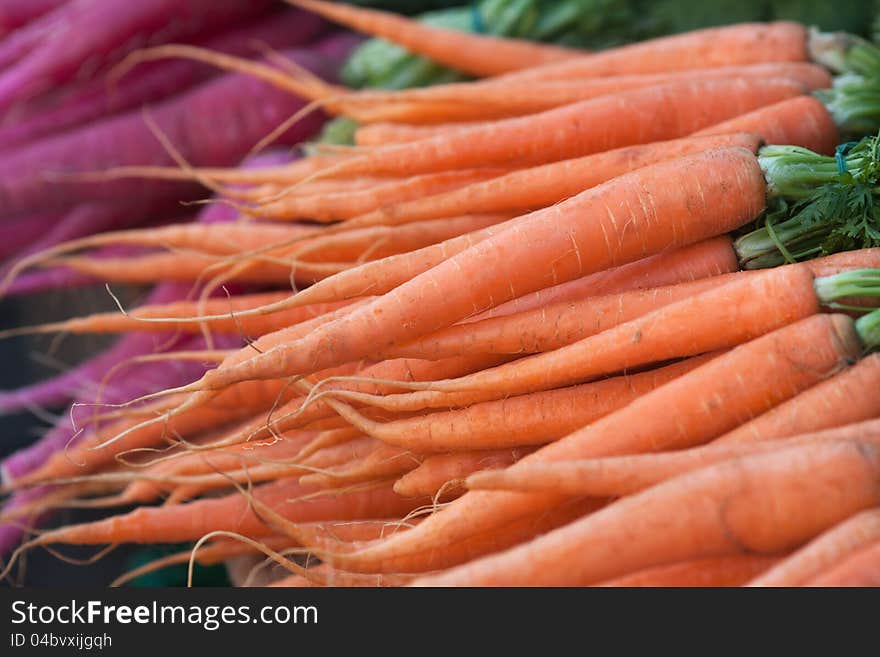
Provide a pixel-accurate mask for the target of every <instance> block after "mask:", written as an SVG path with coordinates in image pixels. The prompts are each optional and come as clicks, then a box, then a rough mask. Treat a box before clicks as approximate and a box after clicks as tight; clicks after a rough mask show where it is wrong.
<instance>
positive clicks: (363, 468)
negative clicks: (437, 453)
mask: <svg viewBox="0 0 880 657" xmlns="http://www.w3.org/2000/svg"><path fill="white" fill-rule="evenodd" d="M371 444H372V446H373V450H372V451H371V452H370V453H369V454H367V455H365V456H362V457H356V458H354V459H350V460H348V461H347V462H345V463H342V464H339V465H337V466H335V467H329V468H321V470H320V471H319V472H313V473H310V474H304V475H303V476H301V477H300V479H299V481H300V483H301V484H302V485H303V486H312V487H314V488H338V487H340V486H342V485H350V484H355V483H361V482H368V481H382V480H384V479H388V478H390V477H398V476H400V475H402V474H404V473H406V472H409V471H410V470H413V469H414V468H417V467H418V466H419V464H420V463H421V457H420V456H419V455H418V454H414V453H412V452H410V451H409V450H406V449H401V448H399V447H394V446H392V445H384V444H382V443H380V442H378V441H373V442H372V443H371Z"/></svg>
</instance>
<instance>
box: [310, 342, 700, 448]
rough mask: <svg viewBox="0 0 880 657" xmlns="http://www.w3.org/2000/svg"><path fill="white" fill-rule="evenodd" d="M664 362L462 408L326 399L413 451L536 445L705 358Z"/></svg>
mask: <svg viewBox="0 0 880 657" xmlns="http://www.w3.org/2000/svg"><path fill="white" fill-rule="evenodd" d="M710 358H711V356H702V357H697V358H690V359H688V360H686V361H682V362H680V363H674V364H672V365H667V366H666V367H663V368H660V369H657V370H651V371H649V372H643V373H641V374H634V375H631V376H618V377H614V378H610V379H606V380H603V381H597V382H595V383H587V384H584V385H580V386H573V387H570V388H560V389H558V390H548V391H546V392H536V393H532V394H526V395H521V396H518V397H505V398H504V399H500V400H498V401H489V402H484V403H478V404H474V405H472V406H468V407H467V408H461V409H455V410H450V411H445V412H440V413H429V414H426V415H416V416H414V417H410V418H405V419H395V420H393V421H391V422H385V423H383V422H376V421H373V420H370V419H368V418H367V417H365V416H364V415H362V414H360V413H358V412H356V411H355V410H354V409H352V408H351V407H350V406H347V405H344V404H339V403H337V402H334V401H328V402H327V403H328V404H329V405H330V406H331V407H333V408H334V409H335V410H336V412H337V413H339V414H340V415H342V417H344V418H345V419H346V420H347V421H348V422H350V423H351V424H352V425H353V426H355V427H357V428H359V429H360V430H362V431H363V432H365V433H367V434H369V435H371V436H373V437H375V438H378V439H379V440H381V441H382V442H385V443H388V444H390V445H396V446H398V447H401V448H406V449H410V450H413V451H416V452H423V453H430V452H442V451H451V450H469V449H499V448H505V447H520V446H524V445H542V444H545V443H548V442H551V441H553V440H555V439H557V438H560V437H562V436H565V435H568V434H569V433H571V432H572V431H575V430H577V429H580V428H581V427H583V426H586V425H588V424H589V423H591V422H594V421H595V420H597V419H599V418H601V417H603V416H605V415H607V414H609V413H611V412H613V411H616V410H617V409H619V408H623V407H624V406H626V405H627V404H628V403H630V402H632V401H633V400H635V399H638V397H640V396H641V395H643V394H645V393H646V392H648V391H650V390H654V389H656V388H658V387H659V386H662V385H663V384H664V383H666V382H668V381H671V380H672V379H674V378H676V377H678V376H681V375H682V374H684V373H686V372H688V371H690V370H692V369H693V368H695V367H698V366H699V365H702V364H703V363H705V362H707V361H708V360H709V359H710Z"/></svg>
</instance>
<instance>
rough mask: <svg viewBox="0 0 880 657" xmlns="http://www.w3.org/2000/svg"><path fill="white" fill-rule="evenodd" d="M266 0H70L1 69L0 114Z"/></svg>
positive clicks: (224, 22) (216, 25) (246, 14)
mask: <svg viewBox="0 0 880 657" xmlns="http://www.w3.org/2000/svg"><path fill="white" fill-rule="evenodd" d="M271 5H272V3H271V0H187V2H180V1H179V0H138V1H137V2H131V0H70V2H69V3H68V4H67V5H65V6H64V7H62V9H61V11H64V12H65V15H64V17H63V19H61V20H56V21H54V23H53V25H52V29H51V30H48V31H46V32H44V33H43V34H42V35H41V37H40V38H39V39H37V40H36V41H35V42H33V43H31V44H30V48H29V50H28V51H27V53H26V54H24V55H23V56H21V57H20V59H18V61H16V62H15V63H14V64H13V65H11V66H9V67H8V68H7V69H6V70H4V71H2V72H0V113H2V112H4V111H6V110H8V109H9V108H10V107H11V106H12V105H13V104H14V103H15V102H17V101H23V100H27V99H29V98H32V97H34V96H36V95H38V94H40V93H43V92H45V91H46V90H48V89H51V88H52V86H54V85H58V84H61V83H65V82H68V81H70V80H72V79H74V78H79V79H88V78H90V77H93V76H94V75H96V74H98V73H99V72H100V68H99V64H98V62H100V63H102V64H104V65H109V64H112V63H113V62H115V61H118V59H119V58H120V56H122V55H124V54H125V53H126V52H128V51H130V50H132V49H134V48H137V47H140V46H147V45H152V44H156V43H167V42H169V41H179V40H186V39H191V38H193V37H196V36H199V35H205V34H210V33H212V32H213V33H216V32H217V31H220V30H223V29H225V28H227V27H229V26H231V25H235V24H240V23H241V21H243V20H247V19H249V18H252V17H253V16H256V15H259V14H261V13H263V12H264V11H265V10H266V9H268V8H269V7H271Z"/></svg>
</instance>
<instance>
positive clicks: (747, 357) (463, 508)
mask: <svg viewBox="0 0 880 657" xmlns="http://www.w3.org/2000/svg"><path fill="white" fill-rule="evenodd" d="M861 351H862V345H861V341H860V339H859V337H858V336H857V335H856V334H855V330H854V328H853V322H852V320H851V319H850V318H848V317H845V316H842V315H816V316H813V317H810V318H808V319H805V320H802V321H800V322H797V323H795V324H792V325H790V326H787V327H785V328H782V329H780V330H777V331H774V332H773V333H770V334H768V335H765V336H763V337H761V338H758V339H756V340H753V341H751V342H748V343H746V344H744V345H741V346H739V347H737V348H735V349H733V350H731V351H730V352H728V353H726V354H723V355H721V356H718V357H717V358H714V359H712V360H710V361H709V362H708V363H706V364H704V365H702V366H701V367H698V368H697V369H695V370H693V371H692V372H689V373H687V374H685V375H683V376H681V377H679V378H677V379H674V380H673V381H671V382H669V383H667V384H666V385H664V386H661V387H659V388H657V389H656V390H654V391H652V392H649V393H647V394H645V395H643V396H642V397H640V398H639V399H637V400H635V401H634V402H632V403H630V404H629V405H627V406H625V407H624V408H622V409H620V410H619V411H616V412H615V413H612V414H610V415H607V416H606V417H604V418H602V419H600V420H598V421H596V422H595V423H593V424H591V425H589V426H588V427H586V428H584V429H581V430H580V431H577V432H575V433H573V434H570V435H569V436H566V437H565V438H562V439H560V440H558V441H556V442H554V443H551V444H550V445H547V446H545V447H543V448H541V449H540V450H538V451H537V452H535V453H534V454H532V455H530V456H527V457H526V458H524V459H523V460H522V461H520V462H519V463H517V464H516V465H514V466H512V467H513V469H518V468H519V467H524V466H525V465H526V464H531V463H545V462H558V461H566V460H573V459H583V458H596V457H601V456H614V455H625V454H637V453H642V452H647V451H663V450H669V449H682V448H686V447H689V446H694V445H699V444H702V443H705V442H708V441H709V440H712V439H713V438H715V437H717V436H718V435H720V434H723V433H724V432H725V431H729V430H730V429H731V428H732V427H735V426H737V425H738V424H740V423H741V422H742V421H743V420H745V419H747V418H749V417H753V416H755V415H757V414H759V413H762V412H764V411H766V410H767V409H769V408H772V407H773V406H775V405H776V404H779V403H781V402H782V401H784V400H785V399H788V398H791V397H793V396H794V395H796V394H797V393H798V392H801V391H802V390H804V389H806V388H807V387H809V386H810V385H813V384H814V383H816V382H818V381H819V380H821V379H823V378H825V377H826V376H828V375H829V374H831V373H833V372H836V371H838V370H839V369H840V368H841V367H842V366H843V365H844V364H845V363H847V362H849V361H850V360H853V359H855V358H857V357H858V355H859V354H860V353H861ZM771 383H772V386H771V387H769V388H768V387H766V385H769V384H771ZM565 499H566V498H565V497H564V496H559V495H549V494H529V495H523V494H521V493H496V492H488V491H487V492H471V493H467V494H466V495H464V496H463V497H461V498H459V499H458V500H456V501H454V502H452V503H451V504H450V505H449V506H447V507H446V508H444V509H443V511H442V512H441V513H438V514H435V515H433V516H431V517H429V518H427V519H425V521H424V522H422V523H421V524H419V526H418V527H415V528H413V529H412V530H411V531H408V532H406V534H402V535H400V536H396V537H391V538H389V539H386V540H385V541H382V543H381V544H377V545H376V546H373V547H371V548H369V549H364V550H361V551H359V552H356V553H353V554H349V555H346V556H345V557H334V563H337V562H338V565H339V566H340V567H344V568H346V569H348V570H357V571H364V572H366V571H369V572H378V571H382V570H386V569H387V570H389V571H390V572H401V571H405V572H416V571H417V570H433V569H436V568H440V567H444V566H449V565H453V564H455V563H461V562H462V560H466V559H470V558H473V557H474V556H477V555H478V554H486V553H488V552H492V551H495V550H497V549H500V547H502V546H499V545H497V544H493V541H492V540H490V539H485V540H483V541H478V540H477V539H476V535H480V536H484V537H486V536H489V535H491V534H492V533H493V532H494V531H496V528H500V527H503V526H505V525H507V524H509V523H512V522H515V521H516V520H517V519H523V518H529V517H533V516H534V514H540V513H541V512H543V511H544V510H546V509H548V508H551V507H553V506H554V505H556V504H559V503H560V502H561V501H562V500H565ZM665 518H666V516H664V519H665ZM468 541H474V542H476V543H477V545H478V546H479V547H478V548H477V547H473V548H471V549H469V550H463V549H457V548H456V546H457V545H458V544H466V543H467V542H468ZM508 545H509V544H508ZM503 547H506V546H503ZM476 549H479V550H481V552H475V550H476ZM683 558H684V557H682V559H683ZM646 566H647V564H646V565H645V567H646ZM613 576H614V575H613V574H610V573H609V574H607V575H605V576H604V577H605V578H609V577H613Z"/></svg>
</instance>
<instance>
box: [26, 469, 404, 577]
mask: <svg viewBox="0 0 880 657" xmlns="http://www.w3.org/2000/svg"><path fill="white" fill-rule="evenodd" d="M314 492H315V491H314V490H313V489H308V488H303V487H302V486H300V485H299V484H298V483H296V482H295V481H291V480H289V479H282V480H279V481H276V482H273V483H270V484H265V485H263V486H258V487H257V488H255V489H254V492H253V496H254V499H255V500H256V501H258V502H260V503H261V504H264V505H268V506H270V507H272V508H274V509H276V510H277V512H278V513H279V514H280V515H281V516H283V517H284V518H286V519H288V520H291V521H294V522H317V521H325V520H329V521H334V522H341V521H344V520H359V519H364V520H368V519H371V518H377V517H386V516H391V517H398V516H402V515H404V514H406V513H407V512H409V511H411V510H412V509H413V508H415V506H416V504H417V503H418V502H417V501H413V500H405V499H403V498H401V497H399V496H398V495H396V494H395V493H394V492H393V491H392V490H391V488H390V486H386V487H376V488H371V489H365V490H362V491H351V492H346V493H344V494H335V495H330V494H323V495H318V496H312V495H310V494H311V493H314ZM249 503H250V502H249V500H248V498H247V497H245V496H243V495H241V494H240V493H238V492H236V493H233V494H231V495H228V496H226V497H220V498H212V499H203V500H198V501H195V502H191V503H189V504H179V505H171V506H161V507H140V508H138V509H135V510H134V511H131V512H129V513H127V514H125V515H121V516H113V517H111V518H107V519H104V520H98V521H95V522H90V523H84V524H81V525H70V526H67V527H62V528H60V529H57V530H52V531H49V532H46V533H45V534H42V535H41V536H39V537H37V538H36V539H34V540H32V541H30V542H28V543H26V544H25V545H23V546H22V549H24V550H27V549H30V548H32V547H35V546H39V545H51V544H52V543H71V544H77V545H99V544H102V543H174V542H179V541H190V540H196V539H198V538H200V537H201V536H203V535H204V534H206V533H208V532H211V531H221V530H222V531H235V532H239V533H242V534H247V535H248V536H252V537H259V536H266V535H268V534H270V533H271V529H270V528H269V527H267V526H266V525H265V524H264V523H263V522H262V520H261V519H260V518H259V517H258V515H257V514H255V513H254V512H253V510H252V509H251V508H250V507H249ZM11 563H12V561H10V565H11Z"/></svg>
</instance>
